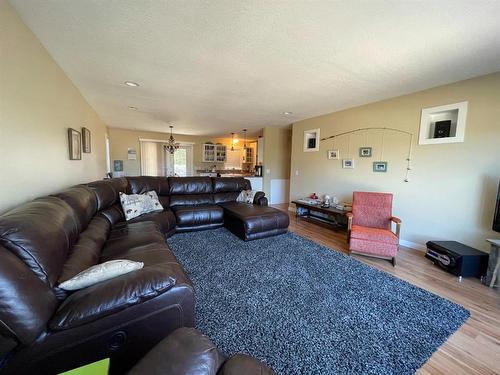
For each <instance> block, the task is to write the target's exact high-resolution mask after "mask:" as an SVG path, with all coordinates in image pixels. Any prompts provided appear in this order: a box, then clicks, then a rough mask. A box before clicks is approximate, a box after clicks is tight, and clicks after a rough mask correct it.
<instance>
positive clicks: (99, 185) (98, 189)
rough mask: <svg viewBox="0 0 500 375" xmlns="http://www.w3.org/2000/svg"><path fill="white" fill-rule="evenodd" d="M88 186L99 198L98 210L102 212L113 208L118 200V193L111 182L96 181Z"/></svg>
mask: <svg viewBox="0 0 500 375" xmlns="http://www.w3.org/2000/svg"><path fill="white" fill-rule="evenodd" d="M87 186H88V187H89V188H90V189H92V190H93V191H94V193H95V195H96V197H97V210H98V211H101V210H104V209H106V208H108V207H111V206H112V205H113V204H115V203H116V201H117V199H118V193H117V192H116V191H115V189H114V188H113V185H111V183H110V182H109V180H100V181H94V182H91V183H89V184H87Z"/></svg>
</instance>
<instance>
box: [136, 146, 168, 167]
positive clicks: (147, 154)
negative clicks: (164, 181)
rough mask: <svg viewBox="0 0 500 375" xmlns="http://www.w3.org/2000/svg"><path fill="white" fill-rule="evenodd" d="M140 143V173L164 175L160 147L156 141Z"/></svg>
mask: <svg viewBox="0 0 500 375" xmlns="http://www.w3.org/2000/svg"><path fill="white" fill-rule="evenodd" d="M140 144H141V175H143V176H164V175H165V172H164V170H163V167H162V165H161V163H159V162H158V161H161V157H162V155H161V149H159V147H158V146H159V144H158V143H157V142H151V141H142V140H141V141H140Z"/></svg>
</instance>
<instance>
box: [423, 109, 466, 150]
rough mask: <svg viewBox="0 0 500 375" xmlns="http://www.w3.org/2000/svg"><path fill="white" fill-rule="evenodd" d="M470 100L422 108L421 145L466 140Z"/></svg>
mask: <svg viewBox="0 0 500 375" xmlns="http://www.w3.org/2000/svg"><path fill="white" fill-rule="evenodd" d="M467 106H468V102H460V103H454V104H447V105H442V106H438V107H431V108H424V109H422V115H421V118H420V134H419V138H418V144H419V145H432V144H443V143H459V142H463V141H464V137H465V125H466V119H467Z"/></svg>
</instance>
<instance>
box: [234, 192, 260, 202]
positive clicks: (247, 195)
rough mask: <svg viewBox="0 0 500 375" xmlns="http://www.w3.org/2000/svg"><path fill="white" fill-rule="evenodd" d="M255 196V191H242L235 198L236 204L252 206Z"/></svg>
mask: <svg viewBox="0 0 500 375" xmlns="http://www.w3.org/2000/svg"><path fill="white" fill-rule="evenodd" d="M255 194H257V190H242V191H241V193H240V195H238V198H236V202H242V203H248V204H252V203H253V199H254V198H255Z"/></svg>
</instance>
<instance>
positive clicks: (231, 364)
mask: <svg viewBox="0 0 500 375" xmlns="http://www.w3.org/2000/svg"><path fill="white" fill-rule="evenodd" d="M217 375H276V373H275V372H274V371H273V370H272V369H271V368H270V367H268V366H266V365H265V364H264V363H262V362H259V361H258V360H256V359H255V358H253V357H250V356H249V355H246V354H235V355H233V356H232V357H231V358H229V359H228V360H227V361H226V362H225V363H224V364H223V365H222V368H221V369H220V371H219V372H218V373H217Z"/></svg>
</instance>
